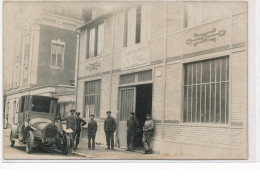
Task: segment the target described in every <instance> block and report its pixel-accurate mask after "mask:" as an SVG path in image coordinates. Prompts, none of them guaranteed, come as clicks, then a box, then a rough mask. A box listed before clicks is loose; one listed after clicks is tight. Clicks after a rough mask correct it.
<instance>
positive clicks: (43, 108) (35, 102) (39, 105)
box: [32, 96, 54, 114]
mask: <svg viewBox="0 0 260 176" xmlns="http://www.w3.org/2000/svg"><path fill="white" fill-rule="evenodd" d="M53 106H54V101H53V100H52V99H51V98H49V97H40V96H36V97H33V98H32V111H34V112H43V113H51V114H52V113H53Z"/></svg>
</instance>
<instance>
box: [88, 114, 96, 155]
mask: <svg viewBox="0 0 260 176" xmlns="http://www.w3.org/2000/svg"><path fill="white" fill-rule="evenodd" d="M89 118H90V121H89V122H88V149H89V150H91V139H92V150H95V138H96V132H97V128H98V127H97V122H96V121H95V120H94V115H90V116H89Z"/></svg>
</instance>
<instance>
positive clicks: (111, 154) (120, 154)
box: [3, 128, 174, 160]
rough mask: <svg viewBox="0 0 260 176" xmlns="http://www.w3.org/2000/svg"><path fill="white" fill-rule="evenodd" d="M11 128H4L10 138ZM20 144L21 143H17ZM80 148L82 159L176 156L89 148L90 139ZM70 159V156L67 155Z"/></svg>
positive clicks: (154, 158)
mask: <svg viewBox="0 0 260 176" xmlns="http://www.w3.org/2000/svg"><path fill="white" fill-rule="evenodd" d="M10 130H11V129H10V128H8V129H4V133H3V135H4V138H9V134H10ZM17 145H19V144H17ZM78 148H79V149H78V150H76V151H75V152H74V151H73V152H72V154H71V155H72V156H73V153H74V154H76V155H82V156H85V157H80V158H82V159H87V160H88V159H92V160H93V159H105V160H109V159H113V160H122V159H128V160H133V159H142V160H150V159H153V160H160V159H174V156H169V155H161V154H156V153H155V154H150V155H144V154H143V151H141V150H136V151H134V152H131V151H126V150H125V149H123V148H118V147H115V150H105V149H106V145H104V144H96V149H95V150H88V140H87V139H81V140H80V143H79V146H78ZM43 154H44V153H43ZM67 157H68V159H69V158H70V156H69V155H68V156H67Z"/></svg>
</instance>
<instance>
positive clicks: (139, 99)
mask: <svg viewBox="0 0 260 176" xmlns="http://www.w3.org/2000/svg"><path fill="white" fill-rule="evenodd" d="M152 88H153V86H152V84H143V85H138V86H136V109H135V115H136V118H137V120H138V121H139V128H140V130H138V133H137V137H136V142H135V144H136V146H143V145H142V136H143V125H144V122H145V120H146V114H148V113H149V114H151V112H152V91H153V90H152Z"/></svg>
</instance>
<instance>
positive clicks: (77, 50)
mask: <svg viewBox="0 0 260 176" xmlns="http://www.w3.org/2000/svg"><path fill="white" fill-rule="evenodd" d="M76 35H77V46H76V63H75V78H74V80H75V109H76V110H77V93H78V70H79V48H80V40H79V39H80V31H79V30H77V32H76Z"/></svg>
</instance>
